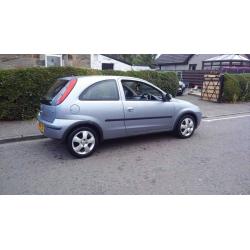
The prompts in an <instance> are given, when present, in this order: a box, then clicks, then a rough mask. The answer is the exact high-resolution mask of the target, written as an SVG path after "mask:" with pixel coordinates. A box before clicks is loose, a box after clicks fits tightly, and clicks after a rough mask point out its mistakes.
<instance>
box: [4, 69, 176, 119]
mask: <svg viewBox="0 0 250 250" xmlns="http://www.w3.org/2000/svg"><path fill="white" fill-rule="evenodd" d="M72 75H122V76H133V77H138V78H142V79H145V80H147V81H149V82H152V83H154V84H155V85H157V86H158V87H160V88H161V89H163V90H164V91H166V92H168V93H170V94H172V95H173V96H175V95H176V92H177V89H178V79H177V76H176V74H175V73H171V72H164V73H162V72H154V71H139V72H138V71H127V72H123V71H101V70H91V69H80V68H72V67H53V68H26V69H12V70H0V120H25V119H31V118H34V117H36V115H37V112H38V110H39V105H40V104H39V103H40V98H41V97H42V96H43V95H44V94H45V93H46V92H47V90H48V88H49V87H50V86H51V84H53V83H54V81H55V80H56V79H57V78H59V77H65V76H72Z"/></svg>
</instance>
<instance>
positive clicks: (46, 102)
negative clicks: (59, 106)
mask: <svg viewBox="0 0 250 250" xmlns="http://www.w3.org/2000/svg"><path fill="white" fill-rule="evenodd" d="M40 102H41V103H42V104H46V105H51V100H49V99H46V98H41V99H40Z"/></svg>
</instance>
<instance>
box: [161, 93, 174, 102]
mask: <svg viewBox="0 0 250 250" xmlns="http://www.w3.org/2000/svg"><path fill="white" fill-rule="evenodd" d="M171 99H172V95H171V94H168V93H166V95H163V96H162V101H164V102H166V101H170V100H171Z"/></svg>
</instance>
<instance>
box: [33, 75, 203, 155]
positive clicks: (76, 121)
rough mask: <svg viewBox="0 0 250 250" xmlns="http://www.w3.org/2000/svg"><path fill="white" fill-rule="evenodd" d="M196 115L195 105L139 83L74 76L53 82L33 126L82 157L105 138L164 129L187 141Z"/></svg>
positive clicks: (197, 118) (128, 79) (198, 117)
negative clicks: (60, 141)
mask: <svg viewBox="0 0 250 250" xmlns="http://www.w3.org/2000/svg"><path fill="white" fill-rule="evenodd" d="M201 117H202V114H201V111H200V109H199V108H198V107H197V106H195V105H193V104H191V103H189V102H186V101H182V100H177V99H175V98H172V96H171V95H169V94H168V93H165V92H164V91H162V90H161V89H159V88H158V87H156V86H154V85H153V84H151V83H149V82H147V81H145V80H142V79H138V78H132V77H123V76H78V77H74V76H73V77H65V78H60V79H58V80H57V81H56V82H55V83H54V85H53V86H52V87H51V88H50V89H49V91H48V93H47V95H46V96H44V97H43V98H42V99H41V110H40V112H39V114H38V121H39V123H38V124H39V129H40V131H41V133H43V134H44V135H45V136H46V137H49V138H54V139H60V140H63V141H66V143H67V146H68V149H69V151H70V153H71V154H72V155H74V156H76V157H79V158H83V157H87V156H89V155H91V154H92V153H93V152H94V151H95V149H96V147H97V146H98V144H99V143H100V142H101V141H102V140H106V139H112V138H119V137H126V136H133V135H141V134H147V133H155V132H163V131H174V132H175V133H176V135H178V136H179V137H180V138H188V137H190V136H191V135H192V134H193V133H194V130H195V129H196V128H197V127H198V125H199V124H200V121H201Z"/></svg>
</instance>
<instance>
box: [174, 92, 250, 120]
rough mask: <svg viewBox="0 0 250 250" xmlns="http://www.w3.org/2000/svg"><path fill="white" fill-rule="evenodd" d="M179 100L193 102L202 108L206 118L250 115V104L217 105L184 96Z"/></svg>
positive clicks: (179, 97)
mask: <svg viewBox="0 0 250 250" xmlns="http://www.w3.org/2000/svg"><path fill="white" fill-rule="evenodd" d="M177 98H178V99H182V100H186V101H189V102H192V103H194V104H196V105H197V106H199V107H200V109H201V110H202V113H203V115H204V116H205V117H211V116H220V115H229V114H237V113H238V114H240V113H250V102H242V103H215V102H208V101H203V100H201V99H200V98H199V97H197V96H192V95H184V96H178V97H177Z"/></svg>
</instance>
